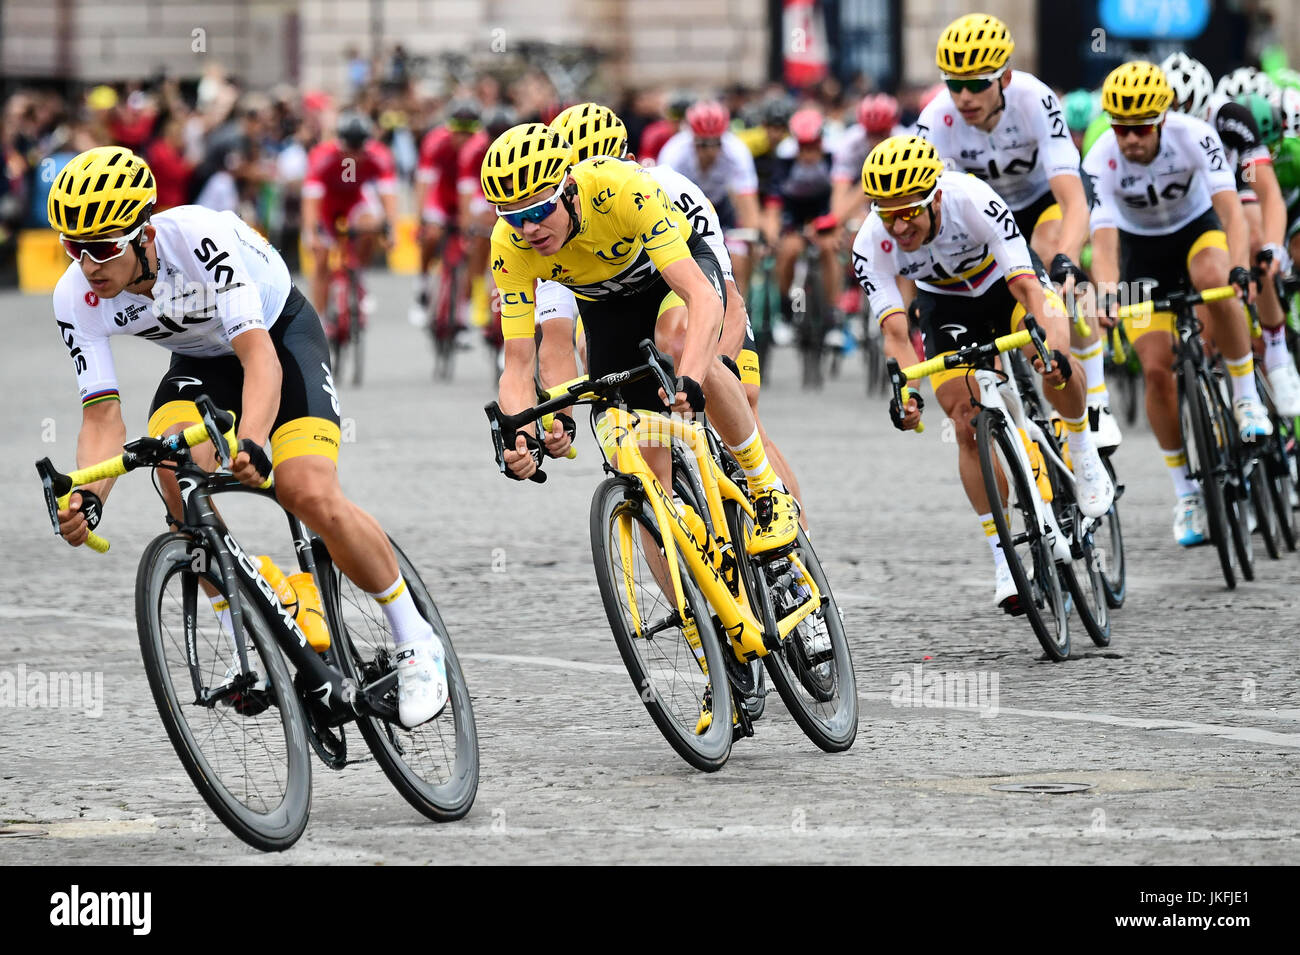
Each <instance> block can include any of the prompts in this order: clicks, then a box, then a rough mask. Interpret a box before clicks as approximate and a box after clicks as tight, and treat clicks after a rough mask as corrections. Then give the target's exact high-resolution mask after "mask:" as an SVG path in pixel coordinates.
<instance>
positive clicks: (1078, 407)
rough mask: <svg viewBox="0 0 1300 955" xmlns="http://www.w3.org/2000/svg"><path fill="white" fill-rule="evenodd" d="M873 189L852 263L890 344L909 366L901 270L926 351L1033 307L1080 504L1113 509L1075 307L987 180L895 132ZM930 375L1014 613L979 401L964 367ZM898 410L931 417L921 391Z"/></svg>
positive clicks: (877, 161)
mask: <svg viewBox="0 0 1300 955" xmlns="http://www.w3.org/2000/svg"><path fill="white" fill-rule="evenodd" d="M862 188H863V191H864V192H865V193H866V194H867V196H868V197H870V198H871V199H872V200H873V203H874V205H873V207H872V213H871V215H870V216H868V217H867V221H866V222H864V223H863V225H862V229H861V230H860V231H859V232H858V235H857V238H856V240H855V241H854V243H853V270H854V273H855V274H856V275H857V278H858V282H859V284H861V286H862V289H863V291H865V292H866V293H867V295H868V296H870V299H871V310H872V313H873V314H874V315H876V316H877V318H878V320H879V321H880V323H881V326H882V331H883V333H884V341H885V352H886V354H887V355H888V356H889V357H891V358H894V359H896V360H897V361H898V362H899V364H901V365H909V364H911V363H912V360H913V358H914V353H913V351H912V345H911V342H910V340H909V338H908V334H907V323H906V321H905V315H906V305H905V303H904V299H903V295H902V292H901V291H900V288H899V285H898V282H899V280H900V279H907V280H910V281H911V282H914V283H915V284H916V288H917V293H916V305H917V311H918V312H919V316H920V318H919V324H920V328H921V334H922V337H923V339H924V341H925V354H926V357H927V358H933V357H934V356H936V355H940V354H943V353H946V352H952V351H956V350H957V349H959V348H962V347H964V346H966V345H971V344H977V343H981V342H987V341H992V340H993V339H994V338H996V337H998V336H1000V335H1007V334H1010V333H1011V332H1013V331H1015V330H1016V329H1017V327H1018V326H1019V325H1020V324H1021V323H1022V321H1023V318H1024V316H1025V313H1026V312H1028V313H1030V314H1032V315H1034V316H1035V317H1036V318H1037V319H1038V321H1039V323H1040V324H1041V325H1042V327H1043V330H1044V332H1045V333H1046V337H1047V344H1048V347H1049V348H1051V349H1053V350H1054V351H1053V355H1054V359H1055V360H1054V362H1053V370H1052V373H1051V374H1050V375H1047V376H1045V377H1044V379H1043V381H1044V383H1045V384H1046V385H1048V386H1050V387H1047V388H1045V389H1044V392H1045V394H1046V396H1047V400H1048V401H1049V402H1050V403H1051V404H1052V406H1053V407H1055V408H1056V410H1057V411H1058V412H1059V413H1060V414H1061V417H1062V418H1063V419H1064V420H1065V423H1066V434H1067V441H1068V442H1069V447H1070V453H1071V455H1072V458H1073V461H1074V471H1075V477H1076V479H1077V482H1078V483H1077V491H1078V499H1079V506H1080V507H1081V508H1082V510H1083V512H1084V513H1085V514H1086V515H1088V516H1089V517H1100V516H1101V515H1102V514H1105V513H1106V511H1107V510H1108V509H1109V508H1110V505H1111V502H1112V500H1113V499H1114V494H1115V488H1114V485H1113V484H1112V482H1111V480H1110V476H1109V475H1108V474H1107V473H1106V469H1105V467H1104V466H1103V465H1102V463H1101V459H1100V457H1099V456H1098V454H1097V448H1096V445H1095V444H1094V442H1093V440H1092V433H1091V431H1090V430H1089V429H1088V409H1087V402H1086V396H1085V389H1084V381H1083V371H1082V369H1081V367H1080V366H1079V363H1078V361H1077V360H1075V359H1073V358H1069V357H1067V356H1066V355H1064V354H1063V349H1064V347H1065V345H1066V343H1067V342H1068V341H1069V332H1068V331H1067V329H1066V326H1067V319H1066V316H1065V307H1064V304H1063V303H1062V302H1061V300H1060V298H1059V297H1058V296H1057V294H1056V292H1055V291H1054V290H1053V289H1052V288H1051V287H1050V286H1048V285H1045V284H1044V282H1043V279H1042V277H1041V276H1040V275H1039V274H1038V273H1037V272H1036V270H1035V269H1034V267H1033V265H1032V263H1031V259H1030V254H1029V247H1028V246H1027V245H1026V244H1025V240H1024V236H1023V235H1022V234H1021V232H1020V228H1019V226H1018V225H1017V224H1016V220H1015V216H1014V215H1012V212H1011V210H1010V209H1009V208H1008V207H1007V205H1006V203H1005V202H1003V201H1002V199H1001V198H1000V197H999V196H998V195H997V193H995V192H994V191H993V190H992V189H991V188H990V187H989V186H988V185H987V184H985V183H983V182H981V181H980V180H979V179H976V178H974V177H971V176H965V175H962V174H960V173H955V172H945V171H944V164H943V161H942V160H941V159H940V158H939V154H938V151H937V150H936V149H935V147H934V145H933V144H932V143H930V142H929V141H928V140H925V139H921V138H919V137H913V136H896V137H893V138H890V139H886V140H885V141H884V142H882V143H881V144H880V145H879V146H877V147H876V148H875V149H873V150H872V151H871V155H869V156H868V157H867V161H866V162H865V163H864V164H863V167H862ZM1025 352H1026V354H1027V355H1028V356H1029V357H1030V358H1031V360H1032V361H1033V362H1034V364H1035V367H1036V368H1037V369H1038V370H1039V372H1040V373H1041V372H1042V370H1043V369H1042V364H1041V362H1040V361H1039V360H1038V358H1037V357H1036V356H1037V353H1036V352H1035V351H1034V350H1033V349H1032V348H1027V349H1026V350H1025ZM930 381H931V384H932V385H933V386H934V392H935V397H936V398H938V400H939V403H940V405H942V407H943V410H944V413H945V414H946V415H947V416H948V417H949V419H950V420H952V422H953V423H954V424H955V426H956V436H957V449H958V470H959V472H960V474H961V480H962V486H963V487H964V488H965V491H966V496H967V497H968V498H969V500H970V502H971V505H972V506H973V507H974V508H975V512H976V514H978V515H979V518H980V521H981V523H982V525H983V527H984V532H985V536H986V537H987V539H988V541H989V545H990V548H991V549H992V552H993V558H994V567H995V571H996V579H997V583H996V592H995V593H996V595H995V602H996V603H997V605H998V606H1001V607H1002V608H1003V609H1004V610H1006V611H1007V612H1008V613H1016V612H1021V611H1022V608H1020V607H1019V605H1018V598H1017V592H1016V586H1015V582H1014V581H1013V580H1012V578H1011V572H1010V570H1009V569H1008V567H1007V563H1006V557H1005V555H1004V554H1003V552H1002V550H1001V547H1000V546H999V544H998V538H997V530H996V527H995V525H994V523H993V517H992V513H993V512H992V508H993V506H995V504H994V502H991V501H989V499H988V495H987V492H986V490H985V487H984V481H983V479H982V477H981V474H980V463H979V453H978V449H977V446H976V443H975V431H974V428H973V427H972V419H973V417H974V414H975V411H976V409H975V408H974V407H973V406H972V402H971V400H970V392H969V390H968V388H967V383H966V381H965V370H964V369H956V370H952V371H948V372H941V373H939V374H936V375H934V376H932V377H931V379H930ZM890 414H891V416H892V417H893V419H894V423H895V425H896V426H897V427H899V428H904V429H911V428H915V427H916V425H917V423H918V422H919V421H920V417H921V402H920V401H919V398H918V396H916V395H915V394H914V395H913V397H912V399H911V400H909V402H908V404H907V407H906V408H902V409H900V408H898V407H897V406H896V405H894V403H893V402H891V407H890ZM997 506H1001V505H1000V504H999V505H997Z"/></svg>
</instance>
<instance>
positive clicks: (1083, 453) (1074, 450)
mask: <svg viewBox="0 0 1300 955" xmlns="http://www.w3.org/2000/svg"><path fill="white" fill-rule="evenodd" d="M1061 420H1062V421H1064V422H1065V440H1066V442H1067V443H1068V444H1069V446H1070V457H1071V458H1073V459H1074V460H1075V461H1082V460H1083V459H1084V458H1086V457H1087V456H1088V455H1093V454H1096V453H1097V451H1096V449H1095V448H1094V447H1093V446H1092V431H1091V430H1089V428H1088V415H1087V413H1086V412H1085V413H1084V416H1083V417H1082V418H1067V417H1066V416H1065V415H1061Z"/></svg>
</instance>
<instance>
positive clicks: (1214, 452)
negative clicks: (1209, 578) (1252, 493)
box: [1178, 360, 1237, 590]
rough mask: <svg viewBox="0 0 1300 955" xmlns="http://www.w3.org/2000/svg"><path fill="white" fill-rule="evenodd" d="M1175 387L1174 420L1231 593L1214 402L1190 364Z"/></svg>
mask: <svg viewBox="0 0 1300 955" xmlns="http://www.w3.org/2000/svg"><path fill="white" fill-rule="evenodd" d="M1178 384H1179V387H1178V390H1179V396H1178V399H1179V400H1178V417H1179V421H1180V423H1181V426H1182V431H1183V445H1184V447H1186V448H1187V462H1188V465H1189V470H1190V471H1191V476H1192V478H1193V479H1195V480H1197V481H1199V482H1200V485H1201V500H1202V501H1204V503H1205V521H1206V524H1207V529H1208V530H1209V532H1210V540H1211V542H1212V543H1213V544H1214V548H1215V550H1216V551H1217V552H1218V554H1219V568H1220V569H1221V570H1222V571H1223V579H1224V581H1225V582H1226V583H1227V585H1228V589H1229V590H1232V589H1234V588H1235V587H1236V586H1237V571H1236V568H1235V567H1234V565H1233V555H1232V533H1231V531H1229V530H1228V513H1227V507H1228V505H1227V502H1226V501H1225V500H1224V493H1223V473H1222V469H1221V465H1220V461H1221V455H1222V453H1223V446H1222V444H1221V443H1220V441H1219V440H1218V439H1217V438H1216V437H1215V433H1216V423H1215V419H1213V418H1211V416H1210V415H1211V411H1210V409H1211V408H1212V407H1213V401H1214V399H1213V397H1212V396H1211V395H1210V394H1209V391H1208V389H1207V388H1206V386H1205V382H1204V379H1202V378H1201V376H1200V375H1199V374H1197V371H1196V366H1195V365H1194V364H1193V363H1192V362H1191V361H1190V360H1186V361H1184V362H1183V364H1182V367H1181V369H1180V370H1179V380H1178ZM1219 434H1222V432H1221V431H1219Z"/></svg>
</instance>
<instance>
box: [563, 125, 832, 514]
mask: <svg viewBox="0 0 1300 955" xmlns="http://www.w3.org/2000/svg"><path fill="white" fill-rule="evenodd" d="M550 125H551V128H552V129H554V130H556V131H557V132H558V133H560V135H562V136H564V138H565V139H567V140H569V144H570V145H571V146H572V147H573V153H574V158H575V159H576V160H577V161H579V162H581V161H582V160H584V159H593V158H597V157H600V156H609V157H612V158H614V159H623V160H625V161H627V162H635V161H636V157H635V156H634V155H633V154H632V153H631V152H630V151H629V150H628V142H627V127H626V126H624V125H623V121H622V120H621V119H619V118H618V116H617V115H616V114H615V113H614V111H613V110H611V109H610V108H609V107H608V106H602V105H600V104H599V103H579V104H578V105H576V106H570V107H569V108H568V109H566V110H564V111H563V112H562V113H560V115H559V116H556V117H555V119H553V120H551V123H550ZM645 171H646V174H647V175H649V176H650V178H652V179H654V180H655V182H657V183H658V184H659V185H660V186H661V187H662V188H663V190H664V192H665V193H667V195H668V198H669V199H670V200H672V203H673V205H675V206H676V207H677V208H678V209H679V210H680V211H681V213H682V214H683V215H685V216H688V217H689V218H690V222H691V228H692V229H693V230H694V231H695V232H696V233H698V234H699V235H700V236H701V237H703V238H704V239H705V241H706V242H707V243H708V245H709V248H710V249H712V250H713V254H714V256H715V257H716V258H717V260H718V264H719V265H720V266H721V267H722V277H723V280H724V281H725V284H726V290H727V307H726V315H725V317H724V318H723V324H722V337H721V338H720V339H719V340H718V345H717V352H718V354H719V355H724V356H727V360H728V361H732V360H734V362H733V363H734V364H735V365H736V368H735V373H736V374H738V375H739V376H740V382H741V384H742V385H744V388H745V399H746V400H747V401H748V402H749V407H750V408H751V409H752V410H753V412H754V420H755V422H756V423H757V425H758V434H759V437H760V438H762V439H763V447H764V448H765V449H766V450H767V454H768V457H769V458H770V459H771V461H772V467H773V469H774V470H775V471H776V473H777V475H778V476H779V477H780V478H781V480H782V481H783V482H784V483H785V485H786V487H787V488H788V489H789V490H790V492H791V493H792V494H793V495H794V497H795V500H796V501H798V502H799V505H800V506H799V510H800V523H802V524H803V525H804V527H805V528H806V527H807V521H806V511H805V510H804V507H803V499H802V498H801V497H800V494H799V485H798V481H797V479H796V478H795V476H794V472H793V470H792V469H791V467H790V464H789V462H788V461H786V459H785V457H784V456H783V455H782V454H781V452H780V450H779V449H778V448H777V446H776V445H775V443H773V441H772V440H771V438H770V437H769V436H768V434H767V431H766V429H765V428H764V427H763V421H762V419H761V418H759V417H758V391H759V385H760V384H761V382H762V375H761V370H760V368H759V364H758V354H757V351H756V346H755V344H754V336H753V332H752V330H751V329H750V327H749V316H748V315H747V314H746V312H745V302H744V299H743V298H742V297H741V294H740V290H739V289H738V288H737V287H736V283H735V279H734V278H733V276H732V274H731V258H730V256H729V254H728V252H727V246H726V243H725V242H724V240H723V231H722V226H721V224H720V223H719V222H718V216H717V213H716V212H715V211H714V209H713V204H712V203H711V202H709V200H708V197H707V196H705V195H704V191H703V190H702V189H701V188H700V187H699V186H698V185H696V184H695V183H693V182H691V181H690V180H689V179H687V178H686V177H685V176H683V175H682V174H681V173H679V172H677V171H676V170H674V169H671V168H669V167H668V166H651V167H649V168H646V170H645ZM675 311H676V312H677V313H681V318H682V321H680V322H673V323H670V322H669V321H667V320H666V319H665V318H661V319H660V321H659V322H658V324H657V326H656V329H655V331H656V333H657V335H656V342H657V344H658V345H659V347H660V348H661V349H663V350H665V351H669V352H673V353H680V351H681V343H682V338H683V336H684V335H685V332H686V328H685V318H686V316H685V312H684V309H676V310H675ZM578 314H579V310H578V305H577V299H576V298H575V297H574V295H573V293H572V292H571V291H569V290H568V289H567V288H565V287H563V286H560V285H557V284H556V283H554V282H543V283H541V284H540V285H539V286H538V289H537V322H538V324H540V325H541V328H542V334H541V342H540V343H539V344H538V351H537V355H538V362H537V369H538V376H539V377H540V378H541V381H542V387H549V386H552V385H556V384H558V383H560V382H562V381H568V380H569V379H571V378H574V377H576V376H577V375H578V366H577V362H576V360H575V355H574V348H573V346H572V344H571V342H572V336H573V335H574V333H575V324H574V320H575V319H576V318H577V317H578ZM665 314H667V313H665ZM577 333H578V334H582V335H584V337H585V332H583V330H582V327H581V324H580V323H579V324H578V326H577Z"/></svg>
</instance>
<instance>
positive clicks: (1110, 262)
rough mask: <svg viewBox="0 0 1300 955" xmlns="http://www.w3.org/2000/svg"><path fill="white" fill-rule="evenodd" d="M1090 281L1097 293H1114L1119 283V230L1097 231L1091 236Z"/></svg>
mask: <svg viewBox="0 0 1300 955" xmlns="http://www.w3.org/2000/svg"><path fill="white" fill-rule="evenodd" d="M1092 279H1093V284H1094V285H1097V286H1099V288H1098V293H1099V294H1100V293H1101V292H1104V291H1106V290H1107V289H1109V290H1111V291H1114V290H1115V286H1116V285H1117V284H1118V283H1119V230H1118V229H1112V228H1105V229H1098V230H1097V231H1096V232H1094V233H1093V234H1092Z"/></svg>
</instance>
